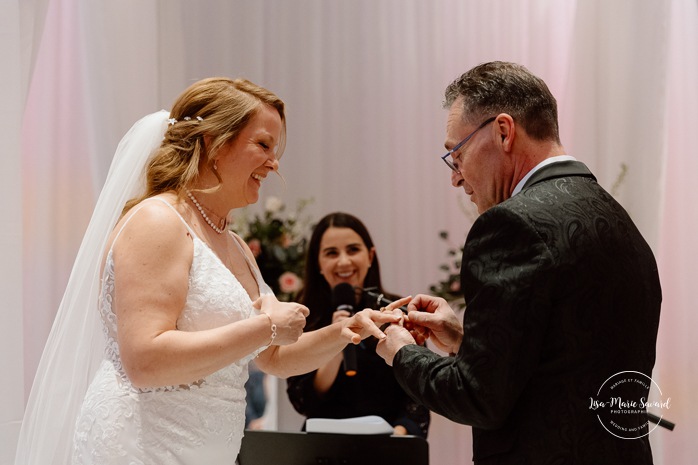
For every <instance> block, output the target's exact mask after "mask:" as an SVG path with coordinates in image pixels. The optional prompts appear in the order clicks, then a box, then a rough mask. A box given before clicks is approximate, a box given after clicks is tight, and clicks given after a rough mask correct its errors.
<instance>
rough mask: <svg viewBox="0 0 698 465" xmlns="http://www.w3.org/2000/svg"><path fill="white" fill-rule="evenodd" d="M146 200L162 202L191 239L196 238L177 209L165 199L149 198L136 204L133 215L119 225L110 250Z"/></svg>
mask: <svg viewBox="0 0 698 465" xmlns="http://www.w3.org/2000/svg"><path fill="white" fill-rule="evenodd" d="M148 200H159V201H160V202H162V203H164V204H165V205H167V206H168V207H170V209H171V210H172V211H173V212H175V214H176V215H177V217H178V218H179V219H180V220H181V221H182V223H184V226H186V228H187V231H189V234H191V237H195V238H198V236H197V235H196V233H194V230H193V229H192V228H191V226H189V223H187V222H186V221H184V218H182V215H180V214H179V212H178V211H177V209H176V208H175V207H173V206H172V205H171V204H170V203H169V202H167V201H166V200H165V199H161V198H160V197H150V198H147V199H145V200H143V201H142V202H141V203H140V204H138V205H137V206H136V207H134V210H133V213H131V216H129V217H128V218H127V219H126V221H124V224H122V225H121V228H120V229H119V232H117V233H116V236H114V240H113V241H112V245H111V247H110V248H109V249H110V250H111V248H112V247H114V244H115V243H116V241H117V239H119V236H120V235H121V231H123V230H124V228H125V227H126V225H127V224H128V222H129V221H131V218H133V217H134V216H136V213H138V210H140V209H141V208H143V207H144V206H145V205H144V204H145V202H147V201H148Z"/></svg>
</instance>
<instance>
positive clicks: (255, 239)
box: [233, 197, 312, 302]
mask: <svg viewBox="0 0 698 465" xmlns="http://www.w3.org/2000/svg"><path fill="white" fill-rule="evenodd" d="M311 202H312V199H310V200H308V199H305V200H300V201H299V202H298V204H297V206H296V208H295V210H293V211H292V212H289V211H287V210H286V205H285V204H284V203H283V201H281V200H280V199H279V198H278V197H269V198H267V200H266V202H265V205H264V211H263V212H262V213H261V214H254V215H252V214H250V212H249V211H248V209H247V208H244V209H242V210H240V213H238V214H237V215H236V216H235V217H234V218H233V229H234V230H235V231H236V232H237V233H238V234H239V235H240V236H241V237H242V238H243V239H244V240H245V242H247V245H248V246H249V247H250V250H251V251H252V254H253V255H254V256H255V259H256V260H257V265H258V266H259V270H260V271H261V273H262V277H263V278H264V281H265V282H266V283H267V284H268V285H269V287H271V289H272V290H273V291H274V294H276V297H277V298H278V299H279V300H282V301H286V302H288V301H291V300H293V298H294V297H295V295H296V293H297V292H298V291H299V290H300V289H301V288H302V287H303V281H302V280H301V278H300V276H302V275H303V268H304V266H305V253H306V247H307V243H308V235H309V233H310V230H311V222H310V217H308V216H303V212H304V210H305V208H306V207H307V206H308V204H310V203H311Z"/></svg>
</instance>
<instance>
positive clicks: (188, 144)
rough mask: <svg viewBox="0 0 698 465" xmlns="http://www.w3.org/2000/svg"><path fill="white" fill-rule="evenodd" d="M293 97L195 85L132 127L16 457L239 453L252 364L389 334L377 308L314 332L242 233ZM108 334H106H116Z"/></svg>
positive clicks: (220, 458) (151, 459)
mask: <svg viewBox="0 0 698 465" xmlns="http://www.w3.org/2000/svg"><path fill="white" fill-rule="evenodd" d="M285 134H286V121H285V115H284V103H283V101H281V100H280V99H279V98H278V97H277V96H276V95H274V94H273V93H272V92H270V91H268V90H266V89H264V88H261V87H259V86H257V85H255V84H253V83H251V82H249V81H246V80H240V79H238V80H231V79H227V78H210V79H205V80H202V81H199V82H197V83H195V84H193V85H192V86H190V87H189V88H188V89H187V90H185V91H184V93H183V94H182V95H181V96H180V97H179V98H178V99H177V101H176V102H175V104H174V106H173V107H172V110H171V112H170V113H169V114H168V113H167V112H165V111H161V112H158V113H154V114H152V115H148V116H146V117H144V118H143V119H141V120H140V121H138V122H137V123H136V124H135V125H134V126H133V127H132V128H131V130H130V131H129V132H128V133H127V134H126V136H124V138H123V139H122V141H121V143H120V144H119V147H118V148H117V152H116V154H115V157H114V160H113V163H112V167H111V168H110V173H109V176H108V178H107V181H106V184H105V186H104V189H103V191H102V193H101V195H100V198H99V200H98V203H97V206H96V208H95V212H94V214H93V217H92V220H91V222H90V225H89V227H88V230H87V232H86V235H85V238H84V240H83V243H82V246H81V248H80V251H79V253H78V256H77V258H76V262H75V265H74V268H73V272H72V274H71V278H70V281H69V283H68V287H67V289H66V293H65V295H64V298H63V301H62V303H61V307H60V309H59V311H58V314H57V316H56V321H55V323H54V327H53V329H52V331H51V334H50V336H49V340H48V342H47V345H46V348H45V351H44V355H43V357H42V360H41V363H40V365H39V369H38V372H37V376H36V379H35V382H34V386H33V388H32V392H31V395H30V398H29V402H28V405H27V410H26V413H25V418H24V421H23V424H22V430H21V433H20V439H19V444H18V449H17V456H16V462H15V464H16V465H30V464H31V465H34V464H37V465H38V464H41V465H44V464H47V463H55V464H68V463H73V464H92V465H98V464H105V465H112V464H195V463H196V464H201V463H234V461H235V459H236V457H237V454H238V451H239V448H240V442H241V439H242V435H243V429H244V414H245V390H244V384H245V381H246V379H247V364H248V362H249V361H250V360H251V359H253V358H255V357H256V363H257V365H258V366H259V368H260V369H262V370H263V371H264V372H266V373H269V374H272V375H276V376H279V377H288V376H290V375H296V374H301V373H305V372H308V371H311V370H314V369H316V368H318V367H319V366H321V365H323V364H325V363H327V362H328V361H329V360H331V359H332V358H333V357H334V356H335V355H336V354H337V353H339V352H340V351H342V349H343V348H344V347H345V346H346V344H348V343H349V342H353V343H358V342H359V341H360V340H361V339H364V338H366V337H369V336H376V337H379V338H382V337H384V335H383V333H382V332H381V331H380V330H379V329H378V327H377V326H376V324H375V323H374V321H375V322H376V323H379V324H381V323H388V322H395V321H396V320H397V319H398V317H395V316H393V315H390V314H386V313H380V312H374V311H371V310H364V311H362V312H359V313H357V314H356V315H355V316H353V317H352V318H349V319H347V320H344V321H342V322H340V323H338V324H335V325H331V326H328V327H325V328H322V329H320V330H317V331H312V332H307V333H305V334H303V327H304V325H305V318H306V317H307V316H308V309H307V308H306V307H305V306H303V305H300V304H297V303H287V302H279V301H278V300H277V299H276V298H275V297H274V295H273V293H272V292H271V290H270V288H269V287H268V286H267V285H266V284H265V283H264V281H263V280H262V276H261V274H260V272H259V269H258V267H257V265H256V263H255V259H254V257H253V255H252V253H251V252H250V250H249V248H248V247H247V245H246V244H245V243H244V241H243V240H241V239H240V237H239V236H237V235H236V234H234V233H232V232H230V231H229V228H228V223H227V217H228V213H229V212H230V210H232V209H234V208H240V207H244V206H246V205H249V204H251V203H254V202H256V201H257V200H258V198H259V189H260V186H261V184H262V182H263V181H264V179H265V178H266V177H267V175H269V174H270V173H271V172H275V171H277V170H278V166H279V161H278V160H279V158H280V157H281V154H282V153H283V149H284V142H285ZM101 334H103V335H104V336H103V337H101Z"/></svg>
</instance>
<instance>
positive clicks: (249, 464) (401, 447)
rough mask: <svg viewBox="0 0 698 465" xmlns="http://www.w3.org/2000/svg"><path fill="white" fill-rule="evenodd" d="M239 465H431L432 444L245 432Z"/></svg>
mask: <svg viewBox="0 0 698 465" xmlns="http://www.w3.org/2000/svg"><path fill="white" fill-rule="evenodd" d="M237 463H238V464H239V465H386V464H391V463H395V464H400V465H428V464H429V445H428V443H427V441H426V440H425V439H423V438H420V437H416V436H391V435H387V434H328V433H287V432H279V431H251V430H246V431H245V436H244V437H243V438H242V446H241V448H240V455H239V456H238V459H237Z"/></svg>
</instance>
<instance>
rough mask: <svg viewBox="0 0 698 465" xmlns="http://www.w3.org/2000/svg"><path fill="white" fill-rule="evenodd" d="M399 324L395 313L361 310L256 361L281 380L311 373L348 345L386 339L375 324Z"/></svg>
mask: <svg viewBox="0 0 698 465" xmlns="http://www.w3.org/2000/svg"><path fill="white" fill-rule="evenodd" d="M399 320H400V317H399V316H396V315H394V314H392V313H381V312H379V311H376V310H370V309H366V310H362V311H360V312H358V313H356V314H354V315H353V316H351V317H350V318H347V319H345V320H342V321H338V322H337V323H333V324H331V325H329V326H325V327H323V328H320V329H317V330H315V331H309V332H307V333H303V335H302V336H301V337H300V338H299V339H298V341H296V342H295V343H293V344H289V345H283V346H275V345H273V346H271V347H269V348H268V349H266V350H265V351H263V352H262V353H260V354H259V356H258V357H257V366H258V367H259V368H260V369H261V370H262V371H264V372H265V373H268V374H271V375H274V376H278V377H280V378H287V377H289V376H294V375H300V374H303V373H308V372H310V371H313V370H315V369H317V368H318V367H320V366H323V365H325V364H326V363H327V362H329V361H330V360H331V359H332V358H333V357H335V356H336V355H337V354H338V353H339V352H341V351H342V350H343V349H344V347H346V345H347V344H348V343H354V344H358V343H359V342H361V340H363V339H366V338H367V337H369V336H375V337H378V338H383V337H385V335H384V334H383V332H382V331H381V330H380V329H379V328H378V326H377V325H376V324H378V325H380V324H383V323H396V322H398V321H399Z"/></svg>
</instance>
